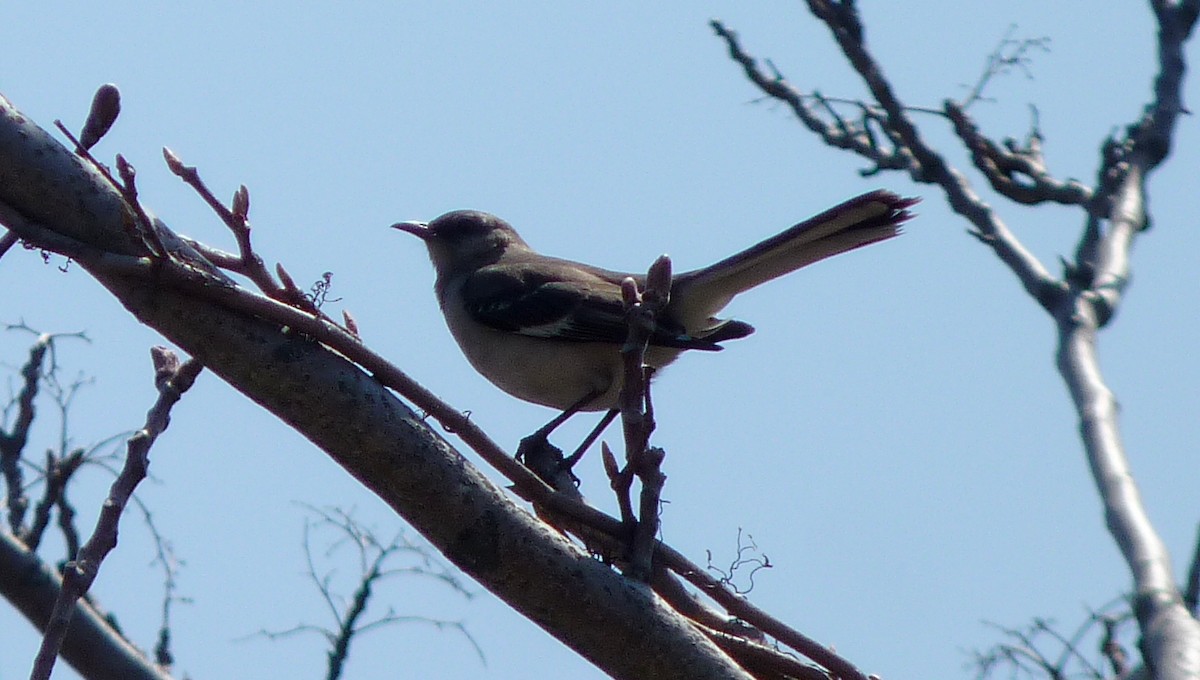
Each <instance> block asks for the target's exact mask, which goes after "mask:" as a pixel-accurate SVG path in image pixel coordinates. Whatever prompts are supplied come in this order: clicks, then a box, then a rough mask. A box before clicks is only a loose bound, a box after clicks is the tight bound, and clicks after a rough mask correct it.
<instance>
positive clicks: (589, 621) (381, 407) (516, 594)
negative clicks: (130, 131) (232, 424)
mask: <svg viewBox="0 0 1200 680" xmlns="http://www.w3.org/2000/svg"><path fill="white" fill-rule="evenodd" d="M130 216H131V214H130V210H129V208H128V207H127V206H125V205H124V202H123V199H122V196H121V195H120V194H119V193H117V192H116V191H114V190H113V188H112V187H111V185H109V184H108V183H107V182H106V181H105V180H104V179H103V178H102V177H100V176H99V175H98V174H97V172H96V171H95V170H94V169H92V168H90V167H89V166H87V165H86V164H83V163H81V162H80V161H79V160H77V158H76V157H75V156H73V155H71V154H70V153H68V152H67V151H66V150H65V149H63V148H62V147H61V146H60V145H58V144H57V143H55V142H54V141H53V140H51V139H50V138H49V137H48V136H47V135H46V134H45V133H44V132H43V131H42V130H40V129H39V128H37V127H36V126H34V125H33V124H32V123H31V122H30V121H29V120H28V118H26V117H24V116H22V115H21V114H19V113H18V112H17V111H15V110H14V109H12V108H11V105H9V104H8V102H7V101H3V100H0V221H3V222H4V223H5V224H7V225H8V226H9V227H10V228H13V229H15V230H16V231H17V232H18V234H19V235H21V236H22V238H30V239H31V240H32V242H34V243H37V244H38V245H39V246H47V244H48V243H49V242H51V241H53V242H54V243H55V244H58V245H60V246H65V247H66V248H67V249H74V250H76V251H77V252H80V253H83V254H85V255H86V257H83V258H81V259H80V263H81V265H82V266H83V267H84V268H85V269H87V270H88V271H89V273H91V274H92V275H93V276H95V277H96V279H97V280H98V281H100V282H101V283H102V284H103V285H104V286H105V287H106V288H108V289H109V290H110V291H111V292H113V294H114V295H116V296H117V297H118V298H119V299H120V300H121V301H122V303H123V304H124V305H125V306H126V307H127V308H128V309H129V310H130V311H131V312H132V313H133V314H134V315H135V316H137V317H138V318H139V319H140V320H141V321H142V322H143V323H146V324H147V325H149V326H151V327H153V328H155V329H156V330H158V331H159V332H161V333H162V334H163V335H164V336H166V337H167V338H168V339H170V340H171V341H172V342H174V343H176V344H177V345H179V346H180V347H181V348H183V349H184V350H185V351H187V352H188V353H190V354H191V355H192V356H194V357H196V358H197V359H198V360H200V361H201V362H202V363H203V364H204V365H205V367H207V368H209V369H210V370H212V371H213V372H214V373H216V374H217V375H219V376H220V377H221V378H223V379H224V380H226V381H227V382H229V383H230V384H231V385H233V386H234V387H235V388H236V389H238V390H240V391H242V392H243V393H245V394H246V395H247V396H249V397H250V398H251V399H253V400H254V401H256V402H258V403H259V404H261V405H263V406H264V407H266V408H267V409H269V410H271V411H272V412H273V413H275V414H276V415H277V416H279V417H280V418H281V419H283V420H284V421H285V422H287V423H289V424H290V425H291V426H293V427H294V428H296V429H297V430H298V431H299V432H301V433H302V434H304V435H305V436H306V437H308V438H309V439H310V440H311V441H313V442H314V443H316V444H317V445H318V446H319V447H321V448H322V449H323V450H324V451H325V452H326V453H328V454H329V455H330V456H331V457H333V458H334V459H335V460H336V461H337V462H338V463H339V464H341V465H342V466H344V467H345V468H346V469H347V470H348V471H349V472H350V473H351V474H353V475H354V476H355V477H356V478H358V479H359V480H360V481H362V482H363V483H364V484H365V485H366V486H367V487H368V488H370V489H371V490H372V491H374V492H375V493H376V494H377V495H379V496H380V497H381V498H382V499H383V500H384V501H385V502H387V503H388V504H389V505H391V506H392V507H393V508H394V509H395V510H396V511H397V512H398V513H399V514H401V515H402V516H403V517H405V519H407V520H408V521H409V522H410V523H411V524H412V525H413V526H414V527H415V528H417V529H418V530H419V531H420V532H421V533H422V534H424V535H425V537H426V538H428V539H429V540H430V542H431V543H433V544H434V545H435V546H437V548H438V549H439V550H440V551H441V552H442V553H443V554H445V555H446V556H447V557H448V558H449V559H450V560H451V561H452V562H454V563H455V564H456V565H458V566H459V567H460V568H461V569H463V570H464V571H466V572H467V573H468V574H470V575H471V576H472V577H474V578H475V579H477V580H478V581H479V582H480V583H482V584H483V585H484V586H485V587H487V588H488V589H489V590H492V591H493V592H495V593H496V594H497V595H499V596H500V597H501V598H502V599H504V600H505V601H506V602H508V603H509V604H510V605H511V606H513V607H514V608H515V609H517V610H518V611H520V612H522V613H523V614H525V615H526V616H527V617H529V618H531V619H532V620H533V621H535V622H536V623H538V624H539V625H540V626H542V627H543V628H545V629H546V630H547V631H548V632H550V633H551V634H552V635H554V636H555V637H557V638H559V639H560V640H562V641H563V642H564V643H566V644H568V645H569V646H571V647H572V648H573V649H575V650H576V651H578V652H579V653H580V654H582V655H583V656H584V657H585V658H588V659H589V660H591V661H592V662H593V663H596V664H597V665H598V666H600V667H601V668H603V669H604V670H605V672H608V673H609V674H611V675H613V676H614V677H627V678H641V677H657V678H705V677H713V678H717V677H720V678H730V677H734V678H736V677H748V676H746V675H745V673H744V671H742V670H741V669H740V668H739V667H738V666H737V664H736V663H734V662H733V661H732V660H731V659H730V658H729V657H728V656H726V655H725V654H724V653H723V652H721V651H720V650H719V649H718V648H717V647H716V646H715V645H714V644H713V643H712V642H711V641H709V640H708V639H707V638H706V637H705V636H704V635H702V634H701V633H700V632H699V631H697V630H696V629H695V628H693V627H692V626H691V624H690V623H688V622H687V620H686V619H684V618H683V617H681V616H679V615H678V614H677V613H675V612H673V611H672V610H670V609H669V608H668V607H667V606H666V605H665V604H664V603H663V601H662V600H660V599H658V598H657V597H656V596H655V595H654V594H653V593H652V591H650V590H649V589H648V588H646V587H644V586H641V585H639V584H635V583H633V582H631V581H629V580H628V579H625V578H623V577H621V576H620V575H618V574H616V573H615V572H613V571H612V570H611V569H610V568H609V567H607V566H605V565H603V564H600V563H599V562H597V561H595V560H593V559H592V558H591V557H590V556H588V555H586V554H584V553H583V552H582V551H580V550H579V549H578V548H576V547H575V546H574V545H572V544H571V543H570V542H569V541H567V540H566V539H565V538H564V537H562V536H561V535H559V534H557V533H556V532H554V531H553V530H551V529H550V528H548V527H547V526H546V525H545V524H543V523H541V522H540V521H538V520H537V519H536V518H534V517H532V516H531V515H530V514H529V513H528V512H525V511H523V510H521V509H520V508H518V507H517V506H516V505H515V504H514V503H513V502H512V501H511V500H509V499H508V498H507V497H506V496H505V495H504V493H503V491H502V490H500V489H499V488H497V487H496V486H495V485H494V484H492V483H491V482H490V481H488V480H487V478H486V477H484V476H483V475H482V474H481V473H480V472H479V471H477V470H475V469H474V468H473V467H471V466H469V465H465V464H464V461H463V458H462V456H461V455H460V454H458V453H457V452H456V451H454V450H453V449H452V448H451V447H450V446H449V444H447V443H446V442H445V440H444V439H442V438H441V437H440V436H438V435H437V434H436V433H434V432H433V431H432V430H430V429H429V428H428V427H427V426H426V425H425V423H424V422H423V420H422V419H421V418H419V417H418V416H417V415H416V414H415V413H414V412H413V411H412V410H411V409H409V408H408V407H407V406H405V405H403V404H402V403H400V402H399V401H398V400H397V399H396V398H395V396H393V395H392V394H391V393H390V392H388V391H387V390H386V389H385V388H384V387H383V386H382V385H381V384H380V382H379V381H380V380H385V381H392V380H396V381H399V382H402V383H403V384H404V385H405V386H406V388H411V389H406V390H405V394H406V396H410V397H411V396H412V395H414V394H415V395H417V397H416V399H414V401H417V400H420V401H417V403H418V405H419V406H420V407H421V408H423V409H424V410H425V411H427V412H430V413H434V409H437V412H436V413H435V416H436V417H438V418H439V419H441V420H442V422H443V424H449V425H451V426H452V427H453V428H454V430H455V432H456V433H457V434H458V435H459V436H461V437H463V439H464V440H465V441H468V443H470V444H472V446H475V445H476V444H483V445H484V446H485V448H486V447H487V446H488V445H490V447H491V449H490V451H492V453H490V454H489V455H488V456H487V459H488V460H489V462H492V463H493V464H495V465H497V466H498V467H500V469H503V470H505V474H514V475H518V476H520V475H524V476H525V488H524V491H525V492H528V493H530V494H532V495H534V496H537V497H540V498H541V499H547V498H549V497H551V496H552V492H551V491H550V490H549V488H548V487H545V486H544V485H543V484H541V482H540V480H537V478H536V477H534V476H533V475H532V474H531V473H529V472H528V470H525V469H524V468H523V467H522V466H520V465H519V464H517V463H515V461H512V459H511V458H509V457H507V456H506V455H504V454H503V451H501V450H500V449H499V447H496V446H495V444H494V443H492V442H491V441H490V440H489V439H487V437H486V435H484V434H483V433H482V432H481V431H479V430H478V428H476V427H475V426H474V425H473V424H471V423H470V421H469V420H468V419H467V418H465V417H464V416H462V415H461V414H459V413H456V412H453V411H452V409H449V407H447V406H445V405H444V404H443V405H441V406H440V407H439V406H438V404H440V403H441V402H439V401H437V400H436V398H435V397H433V395H432V394H430V393H428V391H427V390H424V389H423V388H420V387H419V386H417V385H415V383H412V382H411V380H409V379H408V378H407V376H404V375H403V374H402V373H400V372H399V371H397V370H395V369H394V367H392V368H391V369H389V368H388V364H387V363H386V362H384V361H382V359H381V358H378V361H376V359H375V358H373V357H372V355H364V356H367V357H368V360H369V365H368V364H363V365H364V366H367V367H368V368H369V370H371V371H372V375H368V374H366V373H364V372H363V371H362V370H360V369H359V368H358V367H357V366H355V365H353V364H351V363H350V362H349V361H347V360H346V358H345V357H344V356H343V355H341V354H338V353H334V352H331V351H329V350H328V349H327V348H326V347H324V346H322V345H321V344H319V343H320V342H322V341H323V340H324V339H325V338H335V337H336V336H337V335H338V333H339V332H340V333H342V334H344V335H345V337H346V338H350V339H352V340H355V341H356V342H357V339H355V338H353V336H351V335H350V334H349V333H347V332H346V331H344V330H342V331H338V330H336V328H335V327H333V326H332V325H331V324H325V323H323V322H320V321H319V320H317V319H315V318H314V317H312V316H311V315H310V316H307V321H306V322H305V323H302V324H297V325H289V328H290V329H291V330H289V331H286V332H285V331H284V329H283V326H284V324H281V323H279V322H278V321H268V320H267V319H276V318H280V317H279V316H275V315H273V314H274V313H276V312H278V313H280V314H292V315H293V316H294V317H296V318H297V320H301V319H303V318H304V315H302V314H300V313H299V312H298V311H296V310H294V309H292V308H289V307H287V306H286V305H282V304H280V303H278V302H275V301H271V300H267V299H266V298H261V297H258V298H255V301H254V302H253V303H251V302H248V301H247V296H239V295H237V294H236V292H235V291H236V290H237V289H236V288H235V287H234V286H224V285H221V284H220V283H216V284H215V285H214V280H213V278H212V277H211V276H208V275H206V273H205V272H204V271H203V270H202V269H201V268H199V267H197V268H196V269H195V275H194V278H193V279H188V278H187V277H185V276H184V275H183V274H182V273H180V272H178V271H176V270H177V269H180V267H174V266H171V264H170V263H169V262H165V261H161V260H159V261H157V262H155V261H154V260H152V259H150V258H149V255H150V253H148V252H147V251H146V248H145V245H144V244H142V243H141V242H140V241H139V240H137V239H133V238H130V237H129V235H128V234H126V233H125V232H124V228H123V224H125V223H126V220H127V219H128V218H129V217H130ZM164 230H165V225H164ZM165 231H166V233H167V235H172V234H171V232H170V231H169V230H165ZM181 243H182V242H181ZM77 244H82V246H83V248H76V245H77ZM188 250H189V251H191V252H192V253H194V251H192V250H191V249H190V248H189V249H188ZM84 251H86V252H84ZM189 256H190V255H189ZM195 257H196V258H198V259H200V260H202V258H200V256H199V255H198V254H196V255H195ZM189 281H190V282H189ZM218 301H219V302H218ZM280 308H283V309H280ZM255 309H258V310H260V313H256V312H255V311H254V310H255ZM263 310H266V311H270V312H271V313H272V315H268V314H264V313H261V312H262V311H263ZM285 310H289V311H285ZM310 330H311V331H313V333H312V334H309V331H310ZM496 452H498V453H499V455H493V454H494V453H496ZM514 467H515V468H518V469H519V470H514V469H513V468H514ZM535 500H538V499H537V498H535ZM531 582H535V583H538V584H539V587H537V588H530V587H529V583H531ZM596 602H605V603H606V605H605V606H604V607H596V606H591V604H589V603H596Z"/></svg>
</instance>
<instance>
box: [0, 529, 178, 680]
mask: <svg viewBox="0 0 1200 680" xmlns="http://www.w3.org/2000/svg"><path fill="white" fill-rule="evenodd" d="M61 588H62V578H61V577H60V576H59V575H58V573H57V571H55V569H54V567H53V566H51V565H48V564H46V563H44V562H42V560H41V559H39V558H38V556H37V555H35V554H33V553H31V552H29V551H28V550H27V549H26V548H25V546H24V545H23V544H22V543H21V542H20V541H18V540H17V539H16V538H14V537H13V536H12V535H11V534H9V533H8V532H6V531H0V595H3V596H4V599H6V600H8V601H9V602H11V603H13V605H14V606H15V607H16V608H17V609H18V610H19V611H20V612H21V613H22V614H23V615H24V616H25V618H27V619H29V620H30V621H35V622H44V621H47V620H48V619H49V618H50V612H51V610H52V609H53V608H54V602H55V600H56V599H57V598H58V595H59V592H60V591H61ZM59 653H60V654H61V655H62V658H63V659H64V660H66V662H67V663H69V664H70V665H71V667H72V668H74V669H75V670H76V671H78V672H79V674H80V675H82V676H83V677H85V678H88V679H89V680H172V679H171V676H170V675H169V674H167V673H166V672H165V671H163V670H162V669H161V668H159V667H158V666H156V665H155V664H154V663H152V662H151V661H150V660H148V659H147V658H146V657H145V656H143V655H142V653H141V652H140V651H138V650H137V648H135V647H134V646H133V645H132V644H130V643H129V641H128V640H126V639H125V638H123V637H121V636H120V635H119V634H117V632H116V631H114V630H113V628H112V626H111V625H109V623H108V621H107V620H105V617H104V615H103V613H101V612H98V611H97V610H96V609H94V608H93V607H92V605H91V604H89V603H88V602H87V601H86V600H79V601H76V602H75V612H74V614H73V615H72V616H71V625H70V627H69V628H68V629H67V637H66V639H65V640H64V641H63V646H62V648H61V649H60V650H59Z"/></svg>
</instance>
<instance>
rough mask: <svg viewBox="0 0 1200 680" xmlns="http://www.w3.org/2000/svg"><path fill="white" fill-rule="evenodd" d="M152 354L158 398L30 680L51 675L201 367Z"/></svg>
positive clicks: (71, 575) (70, 567)
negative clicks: (157, 445) (174, 411)
mask: <svg viewBox="0 0 1200 680" xmlns="http://www.w3.org/2000/svg"><path fill="white" fill-rule="evenodd" d="M151 356H152V358H153V360H154V369H155V375H154V383H155V386H156V387H157V388H158V392H159V396H158V400H157V401H156V402H155V403H154V405H153V406H152V407H151V408H150V411H149V412H147V414H146V424H145V425H144V426H143V428H142V429H141V430H140V431H138V433H137V434H136V435H134V436H133V438H131V439H130V440H129V443H128V451H127V454H126V459H125V468H124V469H123V470H122V471H121V474H120V475H119V476H118V477H117V479H116V481H114V482H113V485H112V488H111V490H110V491H109V495H108V499H107V500H106V501H105V503H104V505H103V507H102V508H101V510H100V517H99V519H98V520H97V522H96V529H95V531H94V532H93V533H92V537H91V538H90V539H88V541H87V542H86V543H85V544H84V545H83V546H82V547H81V548H80V550H79V554H78V556H76V558H75V559H74V560H72V561H70V562H68V563H67V565H66V568H65V571H64V574H63V585H62V590H61V591H60V593H59V597H58V601H57V602H56V603H55V606H54V611H53V613H52V614H51V616H50V620H49V621H48V622H47V624H46V627H45V630H44V632H43V637H42V646H41V648H40V649H39V650H38V655H37V657H36V658H35V659H34V664H33V669H34V670H33V672H32V673H31V674H30V678H31V679H32V680H47V679H48V678H49V677H50V673H51V671H52V670H53V668H54V660H55V658H56V657H57V656H58V650H59V648H60V647H61V646H62V642H63V639H64V638H65V637H66V634H67V626H68V625H69V624H70V622H71V617H72V615H73V614H74V611H75V602H76V600H78V599H79V598H80V597H82V596H83V595H84V593H86V592H87V591H88V589H89V588H90V587H91V584H92V582H93V581H94V580H95V579H96V575H97V574H98V573H99V570H100V564H101V562H103V561H104V558H105V556H107V554H108V553H109V552H110V551H111V550H112V549H113V548H115V547H116V545H117V524H118V522H119V521H120V518H121V514H122V512H124V509H125V505H126V504H127V503H128V502H129V498H130V496H131V495H132V494H133V490H134V489H135V488H136V487H137V485H138V483H139V482H140V481H141V480H142V479H143V478H144V477H145V476H146V467H147V465H148V464H149V454H150V447H151V446H152V445H153V444H154V441H155V440H156V439H157V438H158V436H159V435H160V434H162V432H163V431H164V430H166V428H167V425H168V424H169V423H170V411H171V407H172V406H174V405H175V402H177V401H179V398H180V397H181V396H182V395H183V393H184V392H186V391H187V390H188V388H190V387H191V386H192V383H193V382H194V381H195V379H196V376H197V374H199V372H200V370H201V369H202V366H201V364H200V363H199V362H197V361H195V360H189V361H187V362H183V363H181V362H180V361H179V358H178V357H177V356H176V355H175V354H174V353H173V352H171V351H170V350H168V349H166V348H163V347H155V348H153V349H152V351H151Z"/></svg>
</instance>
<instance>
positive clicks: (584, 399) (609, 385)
mask: <svg viewBox="0 0 1200 680" xmlns="http://www.w3.org/2000/svg"><path fill="white" fill-rule="evenodd" d="M916 202H917V199H911V198H901V197H900V196H898V195H896V194H894V193H891V192H889V191H882V190H880V191H873V192H871V193H868V194H864V195H862V196H859V197H858V198H854V199H851V200H849V201H846V202H844V203H842V204H840V205H837V206H835V207H833V208H830V209H829V210H826V211H825V212H823V213H821V214H820V215H817V216H816V217H813V218H811V219H809V220H806V221H804V222H801V223H800V224H797V225H796V226H794V227H791V228H790V229H787V230H786V231H784V232H782V233H780V234H778V235H776V236H773V237H771V238H769V239H767V240H765V241H763V242H761V243H759V244H757V245H755V246H752V247H750V248H748V249H746V250H744V251H742V252H740V253H738V254H736V255H733V256H731V257H727V258H725V259H724V260H721V261H720V262H717V263H716V264H713V265H710V266H708V267H704V268H702V269H696V270H693V271H689V272H684V273H682V274H678V275H675V276H674V277H673V278H672V280H671V295H670V302H669V304H668V305H667V307H666V308H665V309H664V310H663V312H662V313H661V314H659V317H658V327H657V329H656V331H655V332H654V334H653V335H652V337H651V339H650V346H649V347H648V348H647V351H646V356H645V361H646V364H647V365H649V366H652V367H654V368H662V367H663V366H666V365H667V364H669V363H671V362H672V361H674V360H675V359H676V358H677V357H678V356H679V355H680V354H681V353H682V352H683V351H684V350H690V349H694V350H704V351H715V350H719V349H722V348H721V346H720V343H721V342H724V341H726V340H734V339H736V338H743V337H745V336H747V335H750V334H751V333H753V332H754V327H753V326H751V325H750V324H748V323H745V322H742V321H735V320H731V319H730V320H724V319H718V318H716V317H715V316H714V315H715V314H716V313H717V312H719V311H721V309H722V308H724V307H725V305H727V304H728V303H729V301H730V300H731V299H733V297H734V296H735V295H737V294H738V293H741V292H743V291H746V290H749V289H750V288H753V287H755V286H757V285H759V284H761V283H765V282H767V281H770V280H771V279H774V278H777V277H779V276H783V275H784V274H787V273H789V272H792V271H794V270H796V269H799V268H801V267H803V266H805V265H808V264H812V263H813V262H816V261H818V260H822V259H824V258H826V257H829V256H831V255H836V254H838V253H843V252H846V251H848V250H853V249H855V248H858V247H861V246H865V245H867V244H870V243H875V242H877V241H883V240H885V239H889V238H891V237H893V236H896V235H897V234H899V233H900V224H901V223H903V222H904V221H906V220H908V219H909V218H910V217H911V216H912V215H911V213H909V212H908V208H909V207H911V206H912V205H913V204H914V203H916ZM392 226H393V227H394V228H396V229H400V230H401V231H406V232H408V233H410V234H413V235H414V236H416V237H418V238H420V239H421V240H422V241H424V242H425V246H426V247H427V248H428V249H429V257H430V260H432V262H433V268H434V269H435V270H436V273H437V280H436V282H435V283H434V291H435V292H436V294H437V299H438V303H439V304H440V305H441V308H442V313H443V314H444V315H445V317H446V325H447V326H449V327H450V333H451V334H452V335H453V336H454V339H455V340H457V341H458V345H459V347H460V348H462V351H463V354H465V355H466V357H467V360H468V361H470V362H471V365H472V366H474V367H475V370H477V371H479V372H480V373H481V374H483V376H484V377H485V378H487V379H488V380H490V381H491V382H492V383H493V384H495V385H496V386H497V387H499V388H500V389H502V390H504V391H505V392H507V393H509V394H511V395H512V396H514V397H517V398H518V399H523V400H525V401H530V402H533V403H535V404H542V405H544V406H550V407H552V408H556V409H559V410H561V411H563V414H562V415H561V416H560V417H559V418H556V419H555V420H554V421H551V423H550V424H548V425H547V427H545V428H542V430H539V433H540V434H542V435H548V434H549V431H550V430H552V429H553V428H554V427H556V426H557V425H558V424H560V423H562V422H563V421H564V420H566V418H567V417H569V416H570V415H571V414H573V413H575V412H578V411H598V410H604V409H608V410H610V411H611V410H612V409H613V408H614V407H615V406H616V404H617V396H618V393H619V392H620V390H621V384H622V381H623V377H622V376H623V367H622V359H621V356H620V352H619V350H620V347H621V344H622V343H623V342H624V341H625V338H626V336H627V333H628V327H627V325H626V320H625V307H624V303H623V301H622V298H621V281H622V280H623V279H625V278H626V277H630V278H633V279H634V280H636V281H637V282H638V285H639V288H644V285H645V276H644V275H641V274H626V273H622V272H615V271H609V270H607V269H601V268H599V267H594V266H592V265H588V264H583V263H580V262H572V261H570V260H563V259H559V258H556V257H549V256H547V255H542V254H540V253H538V252H537V251H535V250H533V248H530V247H529V245H528V244H527V243H525V240H524V239H522V238H521V237H520V236H519V235H518V234H517V232H516V230H514V229H513V228H512V226H510V225H509V224H508V223H507V222H505V221H504V220H502V219H500V218H499V217H496V216H495V215H491V214H488V213H484V212H477V211H473V210H457V211H454V212H450V213H446V214H445V215H442V216H441V217H438V218H437V219H435V220H433V221H432V222H429V223H425V222H401V223H398V224H394V225H392ZM776 309H778V310H779V312H780V313H789V312H788V306H787V305H786V304H785V303H783V302H782V301H781V303H780V304H778V305H776Z"/></svg>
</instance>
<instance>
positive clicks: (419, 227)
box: [392, 222, 429, 241]
mask: <svg viewBox="0 0 1200 680" xmlns="http://www.w3.org/2000/svg"><path fill="white" fill-rule="evenodd" d="M392 229H399V230H400V231H407V232H408V233H410V234H412V235H413V236H416V237H417V238H419V239H421V240H422V241H428V240H429V223H428V222H397V223H395V224H393V225H392Z"/></svg>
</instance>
